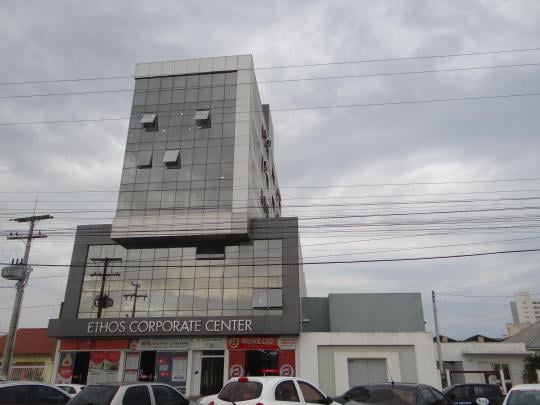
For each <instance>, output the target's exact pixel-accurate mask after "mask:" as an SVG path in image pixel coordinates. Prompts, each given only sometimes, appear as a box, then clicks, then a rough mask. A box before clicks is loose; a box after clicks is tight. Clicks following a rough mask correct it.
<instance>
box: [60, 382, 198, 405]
mask: <svg viewBox="0 0 540 405" xmlns="http://www.w3.org/2000/svg"><path fill="white" fill-rule="evenodd" d="M89 404H91V405H193V403H192V402H191V401H190V400H189V399H187V398H186V397H185V396H184V395H182V394H181V393H180V392H179V391H178V390H177V389H176V388H174V387H171V386H170V385H167V384H160V383H147V382H136V383H103V384H92V385H87V386H86V387H85V388H84V390H82V391H81V392H80V393H78V394H77V395H75V396H74V397H73V398H71V400H70V401H69V402H68V405H89Z"/></svg>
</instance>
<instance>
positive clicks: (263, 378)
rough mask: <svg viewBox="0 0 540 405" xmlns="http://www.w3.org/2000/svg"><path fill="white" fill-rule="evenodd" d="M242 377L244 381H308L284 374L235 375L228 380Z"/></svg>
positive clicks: (236, 379)
mask: <svg viewBox="0 0 540 405" xmlns="http://www.w3.org/2000/svg"><path fill="white" fill-rule="evenodd" d="M240 379H242V381H246V379H247V381H256V382H260V383H263V384H264V383H270V382H276V381H282V380H299V381H306V380H304V379H303V378H299V377H284V376H264V377H263V376H260V377H259V376H254V377H234V378H231V379H230V380H229V381H228V382H235V381H239V380H240Z"/></svg>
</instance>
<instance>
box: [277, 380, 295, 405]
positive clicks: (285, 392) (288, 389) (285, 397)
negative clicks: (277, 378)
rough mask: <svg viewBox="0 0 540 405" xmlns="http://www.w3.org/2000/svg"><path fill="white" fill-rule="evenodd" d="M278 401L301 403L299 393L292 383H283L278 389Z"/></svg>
mask: <svg viewBox="0 0 540 405" xmlns="http://www.w3.org/2000/svg"><path fill="white" fill-rule="evenodd" d="M275 398H276V401H290V402H300V398H299V397H298V392H297V391H296V387H295V386H294V383H293V382H292V381H283V382H281V383H279V384H278V385H277V387H276V392H275Z"/></svg>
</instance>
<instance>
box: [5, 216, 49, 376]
mask: <svg viewBox="0 0 540 405" xmlns="http://www.w3.org/2000/svg"><path fill="white" fill-rule="evenodd" d="M52 218H53V217H52V216H51V215H32V216H31V217H23V218H15V219H12V221H15V222H19V223H22V222H30V229H29V231H28V235H19V234H18V233H15V234H13V233H10V235H9V236H8V237H7V239H8V240H17V239H25V240H26V248H25V250H24V258H23V259H22V261H21V262H20V263H19V262H18V263H17V264H14V265H12V266H8V267H5V268H4V269H2V277H4V278H7V279H8V280H17V284H16V285H15V288H16V289H17V292H16V294H15V302H14V303H13V311H12V313H11V320H10V322H9V329H8V334H7V337H6V346H5V348H4V357H3V358H2V371H1V372H0V375H2V376H4V377H6V378H9V368H10V365H11V357H12V355H13V346H14V344H15V335H16V333H17V326H18V325H19V317H20V313H21V305H22V300H23V296H24V287H26V284H27V283H28V279H29V277H30V272H31V271H32V268H31V267H30V266H28V257H29V256H30V246H31V245H32V239H40V238H46V237H47V236H46V235H43V234H42V233H41V232H39V234H38V235H34V227H35V225H36V222H38V221H41V220H44V219H52ZM14 273H18V275H16V274H14Z"/></svg>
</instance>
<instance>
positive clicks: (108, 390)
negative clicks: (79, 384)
mask: <svg viewBox="0 0 540 405" xmlns="http://www.w3.org/2000/svg"><path fill="white" fill-rule="evenodd" d="M116 391H118V387H113V386H109V385H91V386H89V387H86V388H85V389H84V390H83V391H81V392H79V393H78V394H77V395H76V396H75V397H73V399H72V400H71V401H70V403H69V405H84V404H92V405H108V404H109V403H110V402H111V400H112V399H113V397H114V395H115V394H116Z"/></svg>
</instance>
